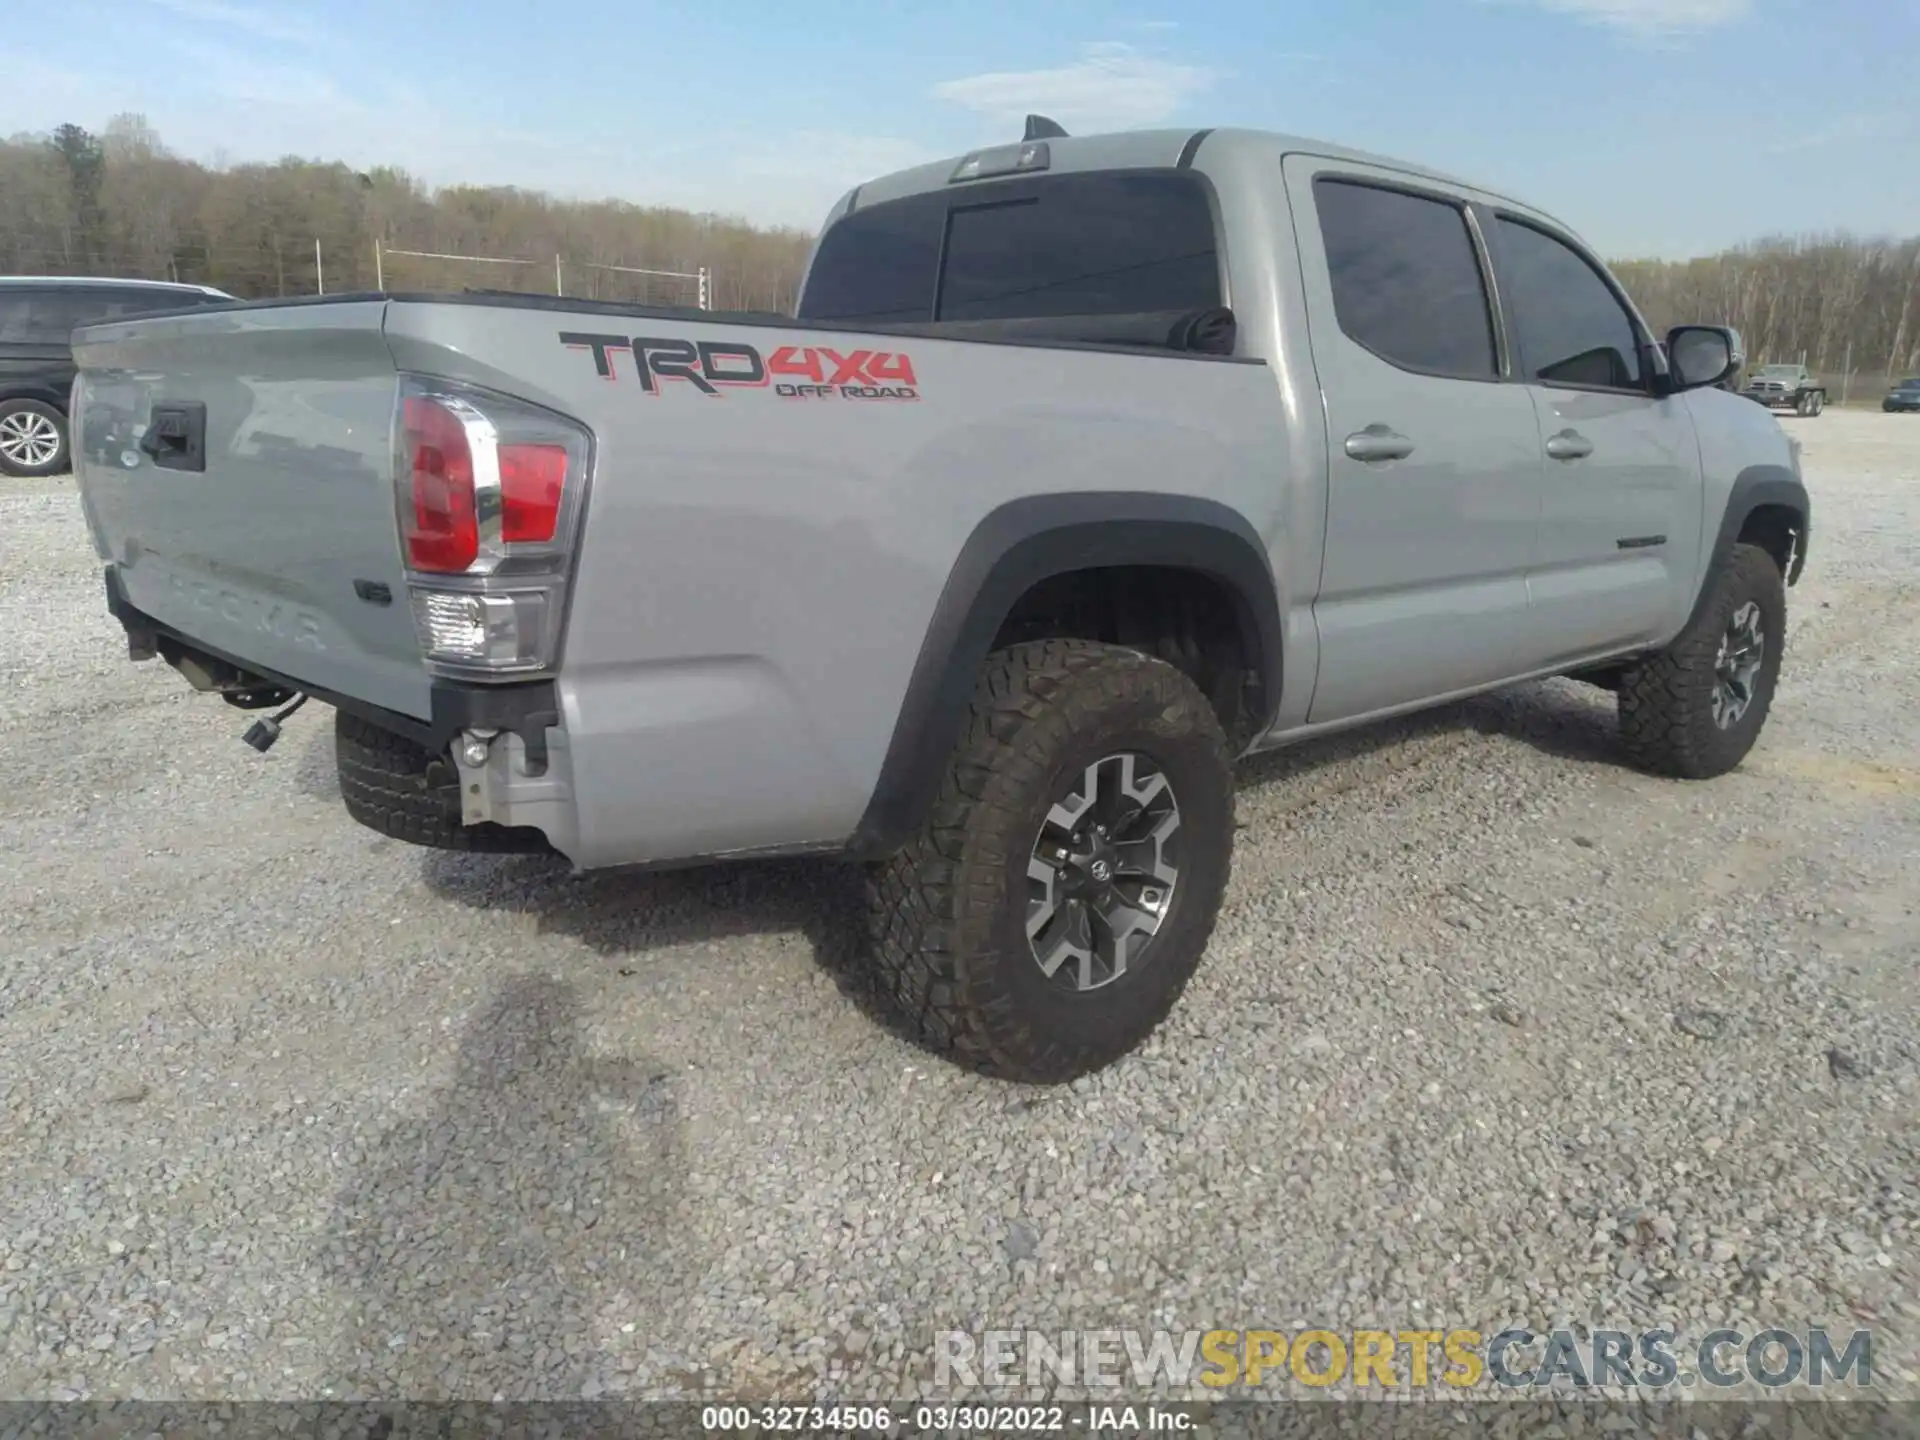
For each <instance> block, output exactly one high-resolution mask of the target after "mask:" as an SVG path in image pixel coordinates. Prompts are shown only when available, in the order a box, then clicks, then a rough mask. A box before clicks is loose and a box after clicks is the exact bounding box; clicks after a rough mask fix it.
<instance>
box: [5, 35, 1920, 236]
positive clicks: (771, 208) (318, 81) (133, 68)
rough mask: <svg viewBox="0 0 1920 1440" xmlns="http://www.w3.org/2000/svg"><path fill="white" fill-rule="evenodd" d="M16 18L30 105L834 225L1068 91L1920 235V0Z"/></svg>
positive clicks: (1743, 221) (1128, 110) (20, 123)
mask: <svg viewBox="0 0 1920 1440" xmlns="http://www.w3.org/2000/svg"><path fill="white" fill-rule="evenodd" d="M48 13H49V14H51V13H52V12H48ZM22 47H24V49H23V48H22ZM7 49H8V54H7V58H6V63H5V66H4V70H3V71H0V74H4V83H0V134H12V133H16V132H21V131H36V132H38V131H46V130H49V129H51V128H52V127H53V126H54V125H56V124H59V123H61V122H63V121H73V122H76V123H79V124H82V125H85V126H88V127H89V128H95V129H97V128H100V127H102V126H104V125H105V123H106V121H107V120H108V119H109V118H110V117H111V116H112V115H114V114H115V113H118V112H122V111H132V112H138V113H141V114H144V115H145V117H146V118H147V121H148V123H149V124H151V125H152V126H153V127H154V128H155V129H156V130H158V131H159V133H160V135H161V137H162V138H163V139H164V140H165V141H166V142H167V144H168V145H169V146H170V147H172V148H173V149H174V150H176V151H177V152H179V153H181V154H184V155H188V156H191V157H192V158H195V159H199V160H205V161H210V162H215V163H233V162H240V161H248V160H262V159H277V158H279V157H280V156H282V155H287V154H294V155H300V156H303V157H307V158H314V159H329V160H331V159H342V160H345V161H347V162H348V163H349V164H351V165H353V166H354V167H356V168H358V169H366V168H369V167H371V166H373V165H378V164H392V165H398V166H400V167H401V168H403V169H406V170H408V171H410V172H412V173H413V174H414V175H416V176H418V177H419V178H421V179H423V180H425V181H427V182H429V183H431V184H436V185H441V184H503V185H519V186H526V187H529V188H537V189H544V190H547V191H550V192H552V193H556V194H560V195H565V196H569V197H574V198H601V197H617V198H620V199H624V200H629V201H632V202H634V203H637V204H660V205H675V206H685V207H688V208H692V209H696V210H709V211H717V212H720V213H724V214H730V215H738V216H742V217H744V218H746V219H749V220H752V221H755V222H757V223H762V224H785V225H795V226H801V227H805V228H808V229H811V228H813V227H814V226H816V225H817V224H818V222H819V219H820V217H821V216H822V215H823V214H824V213H825V212H826V210H827V209H828V207H829V206H831V204H832V203H833V201H834V200H835V199H836V198H837V197H838V196H839V195H840V194H841V193H843V192H844V191H845V190H847V189H848V188H850V187H851V186H853V185H855V184H858V183H860V182H861V181H862V180H865V179H867V178H870V177H871V176H874V175H877V174H883V173H885V172H887V171H889V170H894V169H899V168H901V167H903V166H906V165H911V164H916V163H918V162H920V161H923V160H930V159H937V158H940V157H943V156H950V155H957V154H959V153H960V152H963V151H965V150H968V149H971V148H974V147H977V146H981V145H986V144H994V143H1001V142H1005V141H1008V140H1013V139H1017V138H1018V137H1019V133H1020V125H1021V119H1022V117H1023V116H1024V115H1025V114H1026V113H1027V112H1028V111H1029V110H1037V111H1040V112H1042V113H1045V114H1049V115H1051V116H1053V117H1054V118H1055V119H1057V120H1059V121H1060V122H1061V123H1062V124H1064V125H1065V126H1066V127H1067V129H1068V130H1069V131H1072V132H1075V133H1085V132H1088V131H1093V130H1105V129H1136V128H1142V127H1157V126H1163V125H1175V126H1187V125H1191V126H1193V127H1195V128H1199V127H1201V126H1217V125H1244V126H1252V127H1256V128H1261V129H1268V130H1277V131H1283V132H1286V133H1290V134H1296V135H1306V136H1312V137H1316V138H1320V139H1324V140H1329V141H1335V142H1338V143H1341V144H1346V145H1352V146H1357V147H1359V148H1361V149H1366V150H1372V151H1376V152H1379V153H1383V154H1388V155H1394V156H1398V157H1401V158H1403V159H1406V160H1409V161H1414V162H1417V163H1421V164H1425V165H1430V166H1432V167H1434V168H1436V169H1440V170H1444V171H1446V172H1448V173H1451V174H1455V175H1459V176H1461V177H1462V178H1464V179H1468V180H1472V181H1474V182H1476V183H1478V184H1481V185H1485V186H1488V187H1490V188H1493V189H1496V190H1501V191H1504V192H1506V193H1509V194H1512V195H1514V196H1515V197H1516V198H1519V199H1522V200H1525V201H1527V202H1529V203H1531V204H1533V205H1536V206H1538V207H1540V208H1542V209H1544V210H1547V211H1548V212H1550V213H1552V214H1554V215H1556V216H1558V217H1559V218H1560V219H1561V220H1562V221H1563V222H1564V223H1566V224H1568V225H1571V226H1572V227H1573V228H1574V229H1575V230H1577V231H1579V232H1580V233H1582V234H1583V235H1584V236H1585V237H1586V238H1587V239H1588V240H1589V241H1591V242H1592V243H1593V244H1595V245H1596V246H1598V247H1599V248H1600V249H1601V250H1602V251H1603V252H1604V253H1606V254H1608V255H1609V256H1612V257H1614V258H1635V257H1653V256H1658V257H1665V258H1684V257H1686V256H1689V255H1696V254H1705V253H1710V252H1712V251H1714V250H1717V249H1720V248H1722V247H1724V246H1726V245H1729V244H1734V243H1737V242H1739V241H1742V240H1748V239H1754V238H1758V237H1761V236H1765V235H1772V234H1783V233H1791V234H1799V233H1807V232H1814V231H1831V230H1850V231H1853V232H1855V233H1858V234H1867V235H1880V234H1901V235H1911V234H1920V80H1916V79H1915V76H1916V74H1920V64H1917V63H1916V62H1920V3H1916V0H1312V3H1307V0H1207V3H1206V4H1204V5H1197V4H1196V5H1192V6H1180V5H1176V4H1171V3H1166V0H1125V3H1123V0H1045V3H1041V0H1025V3H1013V0H966V3H960V4H955V3H943V4H932V3H920V0H896V3H887V0H878V3H875V0H869V3H866V4H852V5H821V4H805V5H800V4H769V3H764V0H734V3H732V4H713V3H701V4H694V3H680V4H656V3H649V0H620V3H618V4H611V3H604V0H575V3H572V4H565V5H562V4H553V3H549V4H544V5H539V4H513V3H508V0H460V3H458V4H450V3H446V0H440V3H426V0H76V3H71V4H69V5H67V6H64V7H62V9H61V11H60V14H59V19H58V23H48V24H45V25H34V26H29V27H14V29H13V30H12V32H11V33H10V35H9V39H8V43H7Z"/></svg>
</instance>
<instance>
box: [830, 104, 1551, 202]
mask: <svg viewBox="0 0 1920 1440" xmlns="http://www.w3.org/2000/svg"><path fill="white" fill-rule="evenodd" d="M1004 143H1005V144H1007V145H1012V144H1016V143H1018V137H1012V138H1010V139H1008V140H1007V141H1006V142H1004ZM1046 144H1047V147H1048V150H1049V159H1050V163H1049V165H1048V167H1047V169H1048V173H1050V174H1059V173H1062V172H1068V173H1070V172H1073V171H1086V170H1125V169H1136V168H1138V169H1153V168H1158V167H1162V166H1169V165H1181V166H1184V165H1185V164H1188V163H1190V162H1192V161H1193V159H1194V158H1195V156H1196V155H1198V154H1199V153H1200V152H1201V149H1202V146H1203V145H1204V147H1205V158H1206V160H1207V161H1208V162H1209V166H1210V167H1211V165H1212V164H1214V163H1217V162H1225V163H1231V162H1232V160H1233V159H1234V158H1235V154H1236V152H1250V153H1257V154H1260V155H1271V154H1273V153H1274V152H1275V150H1276V149H1277V150H1279V151H1280V152H1281V153H1283V154H1284V153H1288V152H1294V151H1299V152H1305V153H1308V154H1313V155H1325V156H1328V157H1330V158H1333V159H1336V160H1351V161H1354V162H1356V163H1359V164H1365V165H1374V166H1378V167H1380V168H1382V169H1387V170H1397V171H1399V172H1400V173H1402V174H1404V175H1409V176H1416V177H1421V178H1425V179H1428V180H1434V181H1438V182H1439V183H1441V184H1445V185H1451V186H1457V187H1460V188H1462V189H1467V190H1477V191H1479V192H1480V193H1481V194H1483V195H1488V196H1492V197H1494V198H1497V199H1500V200H1502V201H1505V202H1507V203H1508V204H1511V205H1513V206H1514V207H1516V208H1517V209H1521V210H1531V209H1532V208H1533V207H1532V206H1529V205H1527V204H1526V203H1525V202H1523V201H1520V200H1518V199H1514V198H1513V197H1510V196H1507V195H1503V194H1501V193H1500V192H1498V191H1495V190H1492V189H1489V188H1488V187H1487V186H1485V185H1481V184H1478V183H1476V182H1474V181H1471V180H1466V179H1462V178H1461V177H1460V176H1457V175H1449V174H1447V173H1445V172H1444V171H1440V170H1434V169H1430V168H1429V167H1427V166H1424V165H1416V164H1413V163H1412V162H1410V161H1406V160H1401V159H1396V158H1395V157H1393V156H1390V155H1376V154H1372V153H1370V152H1368V151H1365V150H1356V149H1354V148H1353V147H1351V146H1348V145H1337V144H1334V143H1332V142H1330V141H1326V140H1316V139H1313V138H1312V137H1310V136H1305V135H1292V134H1287V133H1284V132H1280V131H1269V130H1249V129H1237V128H1232V127H1223V128H1218V129H1201V130H1194V129H1190V128H1183V129H1177V130H1176V129H1160V130H1119V131H1110V132H1106V133H1103V134H1095V135H1069V136H1056V137H1050V138H1048V139H1047V141H1046ZM981 148H982V149H994V148H998V147H997V146H995V145H987V146H982V147H981ZM975 153H978V152H976V151H968V152H966V153H965V154H961V155H950V156H948V157H946V158H945V159H941V160H933V161H929V162H928V163H926V164H924V165H915V166H913V167H911V168H909V169H906V170H896V171H894V172H893V173H891V174H888V175H881V176H877V177H875V178H874V179H872V180H868V181H866V182H865V183H864V184H861V185H858V186H856V187H855V188H854V189H852V190H850V191H848V192H847V194H845V195H843V196H841V197H840V201H839V203H838V204H836V205H835V206H834V207H833V210H832V211H831V213H830V214H829V215H828V216H827V220H828V222H829V223H831V222H832V221H834V220H837V219H839V218H840V217H841V216H842V215H844V214H846V213H847V211H848V210H849V209H851V208H858V207H861V206H866V205H872V204H876V203H878V202H880V201H882V200H897V199H900V198H901V197H903V196H907V195H917V194H920V193H922V192H924V191H928V190H940V189H944V188H946V186H947V185H948V184H949V183H950V182H951V180H952V177H953V172H954V169H955V167H957V166H958V165H959V164H960V162H961V161H962V160H964V159H965V158H966V155H968V154H975Z"/></svg>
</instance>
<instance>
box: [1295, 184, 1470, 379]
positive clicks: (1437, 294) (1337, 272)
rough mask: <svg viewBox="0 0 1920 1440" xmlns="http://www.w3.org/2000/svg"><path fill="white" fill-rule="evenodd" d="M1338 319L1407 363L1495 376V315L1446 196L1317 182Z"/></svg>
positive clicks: (1354, 334)
mask: <svg viewBox="0 0 1920 1440" xmlns="http://www.w3.org/2000/svg"><path fill="white" fill-rule="evenodd" d="M1313 198H1314V208H1315V209H1316V210H1318V211H1319V212H1320V238H1321V240H1322V241H1323V242H1324V244H1325V246H1326V251H1327V269H1328V273H1329V276H1330V278H1331V279H1332V282H1333V308H1334V313H1335V314H1336V315H1337V316H1338V317H1339V320H1340V328H1341V329H1342V330H1344V331H1345V332H1346V333H1347V335H1349V336H1350V337H1351V338H1352V339H1354V340H1356V341H1358V342H1359V343H1360V344H1362V345H1364V346H1366V348H1367V349H1369V350H1371V351H1372V352H1373V353H1374V354H1376V355H1378V356H1379V357H1380V358H1381V359H1383V360H1386V361H1389V362H1391V363H1392V364H1395V365H1399V366H1402V367H1404V368H1406V369H1410V370H1422V371H1427V372H1429V373H1433V374H1439V375H1451V376H1458V377H1461V378H1463V379H1474V380H1490V379H1492V378H1494V377H1495V375H1496V374H1497V373H1498V372H1497V368H1496V365H1495V361H1494V347H1493V320H1492V316H1491V314H1490V311H1489V308H1488V305H1487V289H1486V284H1485V282H1484V281H1483V279H1482V278H1481V274H1480V261H1479V257H1478V256H1477V255H1476V254H1475V253H1474V248H1473V237H1472V235H1471V234H1470V233H1469V232H1468V230H1467V220H1466V216H1465V215H1464V214H1463V213H1462V212H1461V209H1460V207H1459V206H1457V205H1454V204H1450V203H1449V202H1447V201H1444V200H1434V199H1429V198H1427V197H1424V196H1419V195H1408V194H1404V193H1402V192H1400V191H1397V190H1382V189H1380V188H1379V187H1377V186H1373V185H1363V184H1358V183H1356V182H1354V181H1350V180H1328V179H1320V180H1316V181H1314V183H1313Z"/></svg>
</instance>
